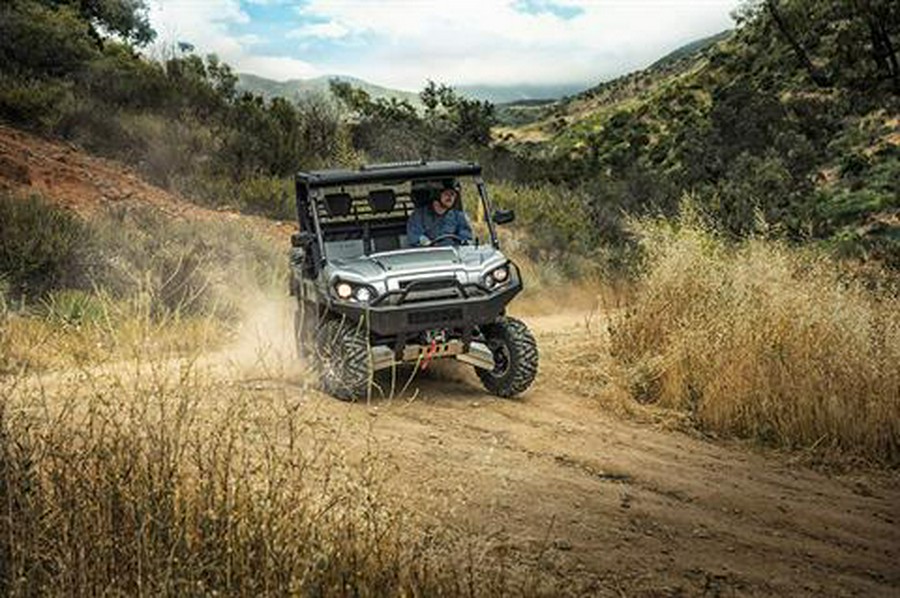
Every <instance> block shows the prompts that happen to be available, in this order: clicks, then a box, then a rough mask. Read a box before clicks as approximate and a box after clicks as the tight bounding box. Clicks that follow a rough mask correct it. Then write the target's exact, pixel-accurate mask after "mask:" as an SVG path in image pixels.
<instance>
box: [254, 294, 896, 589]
mask: <svg viewBox="0 0 900 598" xmlns="http://www.w3.org/2000/svg"><path fill="white" fill-rule="evenodd" d="M589 318H590V316H589V314H586V313H584V312H580V311H575V312H570V313H565V314H555V315H553V316H546V317H536V318H535V317H532V318H530V321H531V324H532V326H533V327H534V328H535V329H536V331H537V336H538V340H539V343H541V345H542V346H543V347H548V346H553V345H554V344H555V345H556V346H563V345H566V344H577V342H578V340H579V339H580V338H581V337H583V336H584V335H585V334H595V333H596V323H595V325H594V326H593V327H592V331H587V330H586V328H585V323H590V319H589ZM554 359H556V358H555V357H554V356H553V355H550V354H547V351H545V355H544V356H543V360H544V362H545V363H547V364H550V365H552V364H553V360H554ZM450 365H451V364H448V366H450ZM545 371H547V372H551V373H556V374H558V372H559V369H558V368H554V367H548V368H546V370H545ZM275 384H276V385H277V384H279V383H277V382H275ZM411 389H413V391H412V395H414V396H413V397H412V398H410V393H409V392H407V395H406V397H405V398H394V399H380V400H376V401H373V402H372V403H371V404H369V405H362V404H345V403H341V402H338V401H335V400H333V399H329V398H327V397H322V396H320V395H318V394H310V395H309V396H308V397H307V398H306V399H305V402H306V406H307V408H308V409H309V410H312V411H315V412H317V413H318V414H320V416H324V418H323V419H322V421H327V422H331V425H333V430H332V431H333V433H334V435H335V439H336V440H337V441H338V442H342V443H344V444H345V445H346V447H347V449H348V451H350V452H351V453H353V452H354V451H356V452H357V453H360V454H361V453H362V451H374V452H375V453H376V454H378V455H380V456H381V457H383V458H384V459H386V460H387V461H388V462H389V463H391V464H392V465H393V474H392V476H391V482H390V487H391V488H392V489H393V491H394V493H395V494H396V496H397V497H399V498H401V499H402V500H403V501H404V502H403V504H406V505H408V506H409V508H410V509H412V510H414V511H415V512H416V513H417V514H418V515H419V516H420V517H422V518H424V519H425V520H426V521H430V522H440V523H441V524H443V525H450V526H457V527H459V528H461V529H464V530H466V531H468V532H470V533H473V534H478V535H481V536H482V537H489V538H491V539H492V540H491V541H492V542H493V543H494V545H495V546H496V547H497V548H498V549H501V548H502V549H504V550H507V551H512V552H513V553H515V552H516V551H521V552H522V553H523V554H525V553H529V554H534V553H536V552H537V553H540V554H541V557H540V559H541V566H542V567H543V568H545V569H549V570H551V571H553V572H554V574H556V575H559V576H561V577H562V578H564V579H566V580H567V583H568V582H570V587H571V588H572V590H573V592H574V593H583V594H597V595H607V594H608V595H636V594H637V595H654V596H656V595H661V596H669V595H672V596H676V595H710V596H718V595H723V596H732V595H783V596H795V595H835V596H843V595H859V596H876V595H881V596H889V595H898V592H900V525H898V523H900V484H898V480H897V478H896V476H872V475H868V476H863V477H860V476H856V477H854V476H848V475H843V476H840V477H830V476H828V475H825V474H822V473H818V472H815V471H813V470H810V469H809V468H806V467H803V466H800V465H797V464H793V463H791V461H790V460H789V459H788V458H787V457H780V456H777V455H772V454H760V453H759V452H758V451H757V452H754V451H752V450H750V449H749V448H747V447H741V446H739V445H731V446H726V445H724V444H722V443H716V442H711V441H706V440H702V439H698V438H693V437H690V436H688V435H686V434H683V433H679V432H672V431H666V430H662V429H654V427H653V426H650V425H642V424H638V423H634V422H630V421H623V420H622V419H621V418H616V417H614V416H611V415H609V414H607V413H605V412H604V410H603V408H602V407H601V405H600V403H599V402H598V401H597V400H596V399H590V398H585V397H582V396H577V395H575V394H572V393H570V392H566V391H563V390H561V389H560V388H559V385H558V384H557V380H555V379H554V378H553V377H552V376H551V375H549V374H545V375H542V376H540V377H539V379H538V382H537V384H536V386H535V387H534V388H533V389H532V390H530V391H529V392H528V393H527V394H526V395H525V396H524V397H522V398H521V399H519V400H513V401H510V400H501V399H495V398H491V397H488V396H487V395H485V394H484V392H482V390H481V388H480V387H479V385H478V384H477V379H476V378H475V376H474V375H471V374H469V373H468V372H467V371H466V370H464V369H463V368H461V367H460V368H455V367H442V368H439V370H438V371H437V372H434V373H432V374H430V375H424V376H421V377H419V378H417V379H416V380H415V381H414V383H413V384H412V386H411ZM258 392H260V393H267V392H272V386H271V385H269V384H261V385H259V390H258Z"/></svg>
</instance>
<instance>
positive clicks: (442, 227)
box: [406, 205, 472, 247]
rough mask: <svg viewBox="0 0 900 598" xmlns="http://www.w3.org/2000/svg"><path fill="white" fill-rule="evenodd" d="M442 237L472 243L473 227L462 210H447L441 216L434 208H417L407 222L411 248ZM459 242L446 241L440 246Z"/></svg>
mask: <svg viewBox="0 0 900 598" xmlns="http://www.w3.org/2000/svg"><path fill="white" fill-rule="evenodd" d="M441 235H456V236H457V237H459V238H460V239H461V240H463V241H465V242H471V241H472V227H471V226H469V221H468V220H467V219H466V214H465V213H464V212H463V211H462V210H455V209H454V210H447V211H446V212H444V213H443V215H439V214H438V213H437V212H435V211H434V208H432V207H431V206H430V205H429V206H423V207H419V208H416V210H415V212H413V213H412V216H410V217H409V220H408V221H407V222H406V239H407V241H408V242H409V246H410V247H419V246H422V245H426V244H428V243H429V242H431V241H432V240H433V239H437V238H438V237H440V236H441ZM457 242H458V241H456V240H454V239H444V240H442V241H440V242H439V243H438V245H453V244H454V243H457Z"/></svg>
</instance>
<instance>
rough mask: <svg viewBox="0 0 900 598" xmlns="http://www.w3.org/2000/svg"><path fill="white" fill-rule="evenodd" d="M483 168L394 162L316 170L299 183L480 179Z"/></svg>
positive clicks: (452, 163) (331, 184)
mask: <svg viewBox="0 0 900 598" xmlns="http://www.w3.org/2000/svg"><path fill="white" fill-rule="evenodd" d="M480 174H481V166H479V165H478V164H476V163H475V162H461V161H440V162H426V161H424V160H422V161H419V162H394V163H390V164H369V165H367V166H361V167H360V168H359V170H313V171H310V172H300V173H298V174H297V179H298V180H299V181H302V182H305V183H306V184H308V185H309V186H310V188H318V187H335V186H338V185H362V184H366V183H385V182H393V183H399V182H403V181H411V180H424V179H440V178H450V177H457V176H478V175H480Z"/></svg>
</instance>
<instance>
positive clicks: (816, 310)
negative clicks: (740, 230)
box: [611, 220, 900, 466]
mask: <svg viewBox="0 0 900 598" xmlns="http://www.w3.org/2000/svg"><path fill="white" fill-rule="evenodd" d="M639 229H640V231H641V234H642V239H643V240H642V244H643V247H644V248H645V250H646V252H647V263H646V269H645V270H644V272H643V273H642V276H641V279H640V282H639V284H640V286H639V290H638V293H637V298H636V300H635V302H634V304H633V305H632V306H631V308H630V309H629V310H628V311H627V313H626V314H625V315H623V316H622V317H620V318H618V319H617V320H616V322H615V324H614V325H613V327H612V328H611V339H612V349H613V353H614V357H615V358H616V359H617V361H618V363H619V364H620V366H621V367H622V371H623V375H624V384H625V385H626V386H628V387H629V388H631V390H632V394H633V396H634V397H635V398H637V399H639V400H641V401H645V402H656V403H658V404H659V405H661V406H664V407H669V408H674V409H678V410H682V411H685V412H687V413H688V414H689V415H690V417H691V419H692V420H693V421H694V422H695V423H696V424H697V425H698V426H700V427H701V428H703V429H707V430H711V431H716V432H720V433H724V434H731V435H737V436H742V437H750V438H756V439H759V440H761V441H764V442H766V443H770V444H773V445H776V446H783V447H790V448H806V449H817V450H820V451H824V450H833V451H835V452H838V453H841V454H844V455H851V456H855V457H860V458H863V459H867V460H870V461H875V462H879V463H883V464H888V465H891V466H895V465H897V464H900V371H898V369H897V367H896V364H897V363H900V323H898V320H897V317H896V314H897V313H900V311H898V310H900V300H898V298H897V297H896V296H892V295H889V294H884V293H876V292H870V291H867V290H865V289H864V288H862V287H861V286H860V285H857V284H855V283H851V282H846V281H845V280H843V279H842V277H841V275H840V273H839V272H838V270H837V268H835V266H834V265H833V263H832V262H830V261H828V260H827V259H824V258H823V257H819V256H816V255H814V254H804V253H801V252H799V251H797V250H794V249H790V248H787V247H786V246H783V245H781V244H777V243H772V242H765V241H760V240H751V241H748V242H745V243H743V244H740V245H736V246H729V245H727V244H726V243H724V242H723V241H722V240H721V239H719V238H718V237H717V236H715V235H714V234H712V233H710V232H709V231H708V230H707V229H705V228H704V227H703V226H701V225H699V224H697V223H696V221H693V222H692V221H690V220H683V221H682V222H681V223H680V224H678V225H675V226H669V225H666V224H660V223H647V222H645V223H642V224H640V225H639Z"/></svg>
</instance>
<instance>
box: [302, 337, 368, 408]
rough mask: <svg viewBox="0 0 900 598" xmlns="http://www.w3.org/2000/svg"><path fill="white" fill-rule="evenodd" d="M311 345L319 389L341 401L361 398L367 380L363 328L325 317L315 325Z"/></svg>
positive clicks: (365, 392) (363, 395)
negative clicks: (315, 328) (314, 337)
mask: <svg viewBox="0 0 900 598" xmlns="http://www.w3.org/2000/svg"><path fill="white" fill-rule="evenodd" d="M315 346H316V355H315V365H316V370H317V371H318V374H319V382H320V384H321V386H322V390H324V391H325V392H327V393H328V394H330V395H332V396H333V397H336V398H338V399H341V400H342V401H357V400H359V399H364V398H365V397H366V395H367V393H368V390H369V383H370V381H371V372H370V365H369V343H368V337H367V334H366V331H365V329H363V328H362V327H361V326H360V325H358V324H356V323H353V322H349V321H347V320H343V319H333V320H328V321H327V322H325V323H324V324H323V325H322V326H321V327H320V328H319V330H318V332H317V334H316V344H315Z"/></svg>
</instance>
